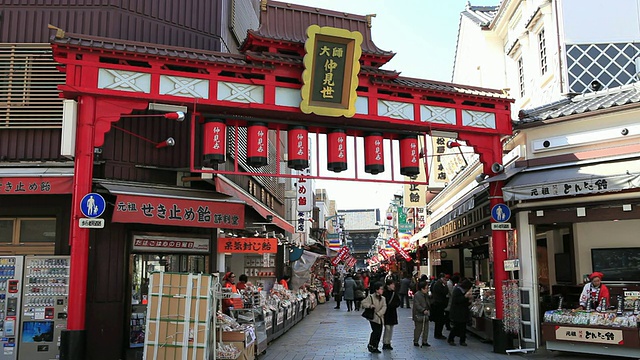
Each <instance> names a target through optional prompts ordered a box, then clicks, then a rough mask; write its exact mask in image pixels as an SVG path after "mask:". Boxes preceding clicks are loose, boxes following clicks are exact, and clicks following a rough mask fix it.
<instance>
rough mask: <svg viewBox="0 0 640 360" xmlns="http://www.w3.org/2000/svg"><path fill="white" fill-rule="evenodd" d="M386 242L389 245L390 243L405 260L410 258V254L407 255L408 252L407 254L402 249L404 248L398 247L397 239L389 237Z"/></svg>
mask: <svg viewBox="0 0 640 360" xmlns="http://www.w3.org/2000/svg"><path fill="white" fill-rule="evenodd" d="M387 243H388V244H389V245H391V247H392V248H393V249H394V250H395V251H396V252H397V253H398V254H400V256H402V257H403V258H404V259H405V260H407V261H409V260H411V256H409V254H407V252H406V251H404V249H402V248H401V247H400V244H399V243H398V240H396V239H393V238H391V239H389V241H387Z"/></svg>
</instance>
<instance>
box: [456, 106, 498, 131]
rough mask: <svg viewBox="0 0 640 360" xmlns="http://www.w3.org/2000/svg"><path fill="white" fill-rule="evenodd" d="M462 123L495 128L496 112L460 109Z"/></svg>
mask: <svg viewBox="0 0 640 360" xmlns="http://www.w3.org/2000/svg"><path fill="white" fill-rule="evenodd" d="M462 125H464V126H473V127H479V128H485V129H495V128H496V114H494V113H488V112H484V111H471V110H462Z"/></svg>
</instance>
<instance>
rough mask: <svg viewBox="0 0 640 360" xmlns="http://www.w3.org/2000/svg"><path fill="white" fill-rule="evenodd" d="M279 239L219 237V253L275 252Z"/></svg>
mask: <svg viewBox="0 0 640 360" xmlns="http://www.w3.org/2000/svg"><path fill="white" fill-rule="evenodd" d="M277 252H278V240H277V239H275V238H222V239H218V254H221V253H249V254H275V253H277Z"/></svg>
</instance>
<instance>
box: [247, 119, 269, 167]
mask: <svg viewBox="0 0 640 360" xmlns="http://www.w3.org/2000/svg"><path fill="white" fill-rule="evenodd" d="M268 134H269V129H268V128H267V125H266V124H265V123H260V122H256V123H252V124H250V125H249V126H248V128H247V165H250V166H254V167H261V166H265V165H267V158H268V156H269V145H268V138H267V135H268Z"/></svg>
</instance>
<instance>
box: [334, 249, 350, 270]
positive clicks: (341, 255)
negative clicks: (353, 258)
mask: <svg viewBox="0 0 640 360" xmlns="http://www.w3.org/2000/svg"><path fill="white" fill-rule="evenodd" d="M348 255H349V248H348V247H346V246H343V247H342V248H340V250H338V255H336V257H334V258H333V259H332V260H331V264H333V266H336V265H338V264H339V263H340V261H342V260H344V259H345V258H346V257H347V256H348Z"/></svg>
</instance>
